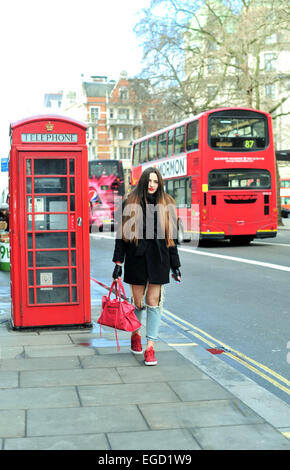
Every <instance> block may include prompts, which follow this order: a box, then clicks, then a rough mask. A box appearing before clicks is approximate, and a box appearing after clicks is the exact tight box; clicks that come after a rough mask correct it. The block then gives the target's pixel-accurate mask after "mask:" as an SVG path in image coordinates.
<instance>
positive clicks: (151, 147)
mask: <svg viewBox="0 0 290 470" xmlns="http://www.w3.org/2000/svg"><path fill="white" fill-rule="evenodd" d="M155 159H156V137H151V139H149V158H148V160H155Z"/></svg>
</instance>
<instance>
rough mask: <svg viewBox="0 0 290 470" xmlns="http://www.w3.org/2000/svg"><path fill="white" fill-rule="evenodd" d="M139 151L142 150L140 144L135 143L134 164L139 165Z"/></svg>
mask: <svg viewBox="0 0 290 470" xmlns="http://www.w3.org/2000/svg"><path fill="white" fill-rule="evenodd" d="M139 151H140V146H139V144H136V145H134V148H133V165H138V163H139Z"/></svg>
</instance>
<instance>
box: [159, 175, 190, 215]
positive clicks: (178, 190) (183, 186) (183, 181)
mask: <svg viewBox="0 0 290 470" xmlns="http://www.w3.org/2000/svg"><path fill="white" fill-rule="evenodd" d="M165 188H166V192H167V193H168V194H170V196H172V197H173V198H174V199H175V202H176V207H177V208H189V207H191V184H190V178H180V179H177V180H168V181H166V183H165Z"/></svg>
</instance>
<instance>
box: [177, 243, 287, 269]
mask: <svg viewBox="0 0 290 470" xmlns="http://www.w3.org/2000/svg"><path fill="white" fill-rule="evenodd" d="M178 251H184V252H186V253H192V254H193V255H200V256H211V257H212V258H219V259H225V260H228V261H236V262H238V263H246V264H254V265H256V266H262V267H263V268H270V269H278V270H279V271H287V272H290V267H289V266H282V265H280V264H272V263H265V262H263V261H255V260H252V259H243V258H238V257H236V256H226V255H218V254H217V253H207V252H205V251H200V250H191V249H190V248H183V247H181V248H178Z"/></svg>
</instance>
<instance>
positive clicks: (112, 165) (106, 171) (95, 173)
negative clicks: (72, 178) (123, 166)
mask: <svg viewBox="0 0 290 470" xmlns="http://www.w3.org/2000/svg"><path fill="white" fill-rule="evenodd" d="M119 173H120V170H119V166H118V162H113V161H110V160H108V161H105V162H104V161H98V160H93V161H90V162H89V177H90V178H100V177H101V176H108V175H115V176H123V175H120V174H119Z"/></svg>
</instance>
